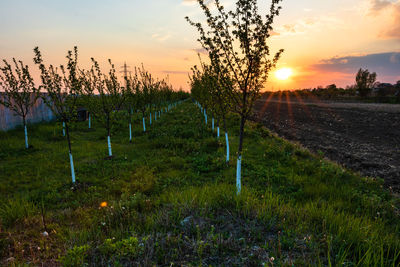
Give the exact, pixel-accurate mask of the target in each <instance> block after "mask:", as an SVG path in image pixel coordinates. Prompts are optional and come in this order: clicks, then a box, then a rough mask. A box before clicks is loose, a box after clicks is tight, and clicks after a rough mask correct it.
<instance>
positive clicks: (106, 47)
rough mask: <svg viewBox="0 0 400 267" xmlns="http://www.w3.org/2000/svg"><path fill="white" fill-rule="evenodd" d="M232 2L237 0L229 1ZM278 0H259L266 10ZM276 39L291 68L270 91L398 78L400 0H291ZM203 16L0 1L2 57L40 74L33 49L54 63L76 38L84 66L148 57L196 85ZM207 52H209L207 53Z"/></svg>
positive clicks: (140, 6)
mask: <svg viewBox="0 0 400 267" xmlns="http://www.w3.org/2000/svg"><path fill="white" fill-rule="evenodd" d="M222 2H223V4H224V5H225V7H226V8H228V9H229V8H233V7H234V3H235V1H230V0H222ZM269 4H270V0H259V5H260V11H265V10H266V9H267V8H268V7H269ZM282 7H283V8H282V12H281V15H280V16H279V17H278V18H277V19H276V21H275V23H274V35H273V36H272V37H271V38H270V40H269V44H270V47H271V49H272V51H277V50H278V49H281V48H283V49H285V52H284V54H283V55H282V57H281V59H280V61H279V63H278V66H277V68H278V69H279V68H291V69H292V71H293V75H292V76H291V77H290V78H289V79H287V80H284V81H281V80H278V79H277V78H276V77H275V75H273V74H271V75H270V79H269V81H268V83H267V84H266V85H265V90H286V89H298V88H310V87H317V86H326V85H329V84H333V83H335V84H336V85H338V86H342V87H344V86H346V85H352V84H354V83H355V74H356V72H357V70H358V69H359V68H367V69H369V70H370V71H371V72H376V73H377V75H378V81H380V82H390V83H394V82H396V81H397V80H400V0H352V1H349V0H324V1H321V0H303V1H298V0H284V1H283V3H282ZM185 16H189V17H190V18H192V19H193V20H195V21H200V22H201V21H204V16H203V15H202V12H201V10H200V8H199V7H198V5H197V3H196V1H195V0H147V1H143V0H84V1H82V0H80V1H78V0H68V1H67V0H0V34H1V38H0V59H6V60H8V61H9V60H11V59H12V58H13V57H15V58H16V59H18V60H22V61H23V62H24V63H25V64H28V65H29V66H30V69H31V71H32V72H33V74H34V76H35V77H38V70H37V67H36V66H35V65H34V64H33V60H32V59H33V56H34V54H33V48H34V47H35V46H39V48H40V50H41V52H42V55H43V58H44V60H45V62H46V63H51V64H54V65H60V64H65V62H66V59H65V55H66V53H67V51H68V50H71V49H73V47H74V46H75V45H76V46H78V51H79V61H80V66H81V67H82V68H89V67H90V58H91V57H94V58H95V59H96V60H98V61H99V62H100V63H101V66H102V68H103V69H104V71H107V69H108V65H107V64H108V63H107V60H108V59H111V60H112V62H113V63H114V64H115V65H116V66H117V67H118V68H120V67H121V66H122V65H123V64H124V62H126V63H127V65H128V66H130V67H131V68H130V69H131V70H132V69H133V68H134V66H139V65H140V64H142V63H143V64H144V66H145V68H146V69H148V70H149V71H151V72H152V73H153V74H154V75H155V76H157V77H159V78H165V77H166V76H167V75H168V77H169V81H170V83H172V84H173V85H174V87H175V88H177V89H178V88H180V87H182V88H183V89H184V90H189V84H188V80H189V79H188V74H189V73H190V68H191V67H192V66H193V65H195V64H198V63H199V61H198V56H197V53H198V52H199V51H200V52H201V49H200V48H201V46H200V44H199V43H198V42H197V38H198V34H197V31H196V29H195V28H193V27H191V26H190V25H189V24H188V23H187V22H186V21H185V19H184V17H185ZM203 56H206V55H203Z"/></svg>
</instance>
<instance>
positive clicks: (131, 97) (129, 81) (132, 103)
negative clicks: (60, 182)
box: [125, 71, 140, 142]
mask: <svg viewBox="0 0 400 267" xmlns="http://www.w3.org/2000/svg"><path fill="white" fill-rule="evenodd" d="M125 81H126V92H125V93H126V101H125V103H126V104H125V107H126V111H127V113H128V119H129V142H132V116H133V111H134V108H136V106H137V94H136V92H137V91H138V87H139V86H140V84H139V78H138V75H137V72H136V71H135V74H134V75H133V76H129V77H125Z"/></svg>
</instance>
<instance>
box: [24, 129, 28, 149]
mask: <svg viewBox="0 0 400 267" xmlns="http://www.w3.org/2000/svg"><path fill="white" fill-rule="evenodd" d="M24 130H25V148H29V144H28V129H27V128H26V125H25V129H24Z"/></svg>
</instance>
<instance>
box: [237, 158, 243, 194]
mask: <svg viewBox="0 0 400 267" xmlns="http://www.w3.org/2000/svg"><path fill="white" fill-rule="evenodd" d="M241 173H242V155H240V156H239V157H238V159H237V163H236V194H238V195H239V194H240V191H242V181H241Z"/></svg>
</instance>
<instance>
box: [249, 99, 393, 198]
mask: <svg viewBox="0 0 400 267" xmlns="http://www.w3.org/2000/svg"><path fill="white" fill-rule="evenodd" d="M255 111H256V112H255V113H256V114H257V115H256V116H257V117H256V118H255V119H256V120H258V121H260V122H262V123H263V124H264V125H266V126H267V127H268V128H269V129H271V130H272V131H274V132H276V133H277V134H278V135H280V136H282V137H285V138H286V139H288V140H292V141H297V142H299V143H301V144H302V145H303V146H305V147H307V148H309V149H310V150H311V151H314V152H318V151H322V152H323V153H324V155H325V156H326V157H327V158H329V159H331V160H333V161H336V162H338V163H340V164H342V165H344V166H345V167H347V168H349V169H352V170H354V171H359V172H360V173H361V174H362V175H365V176H372V177H380V178H383V179H384V181H385V185H386V186H387V187H388V188H391V189H393V191H395V192H397V193H398V192H400V105H390V104H365V103H335V102H320V101H317V100H315V101H312V102H311V101H309V102H303V101H301V100H296V101H294V100H290V99H284V100H283V99H282V100H266V99H261V100H259V101H258V102H256V104H255Z"/></svg>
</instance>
